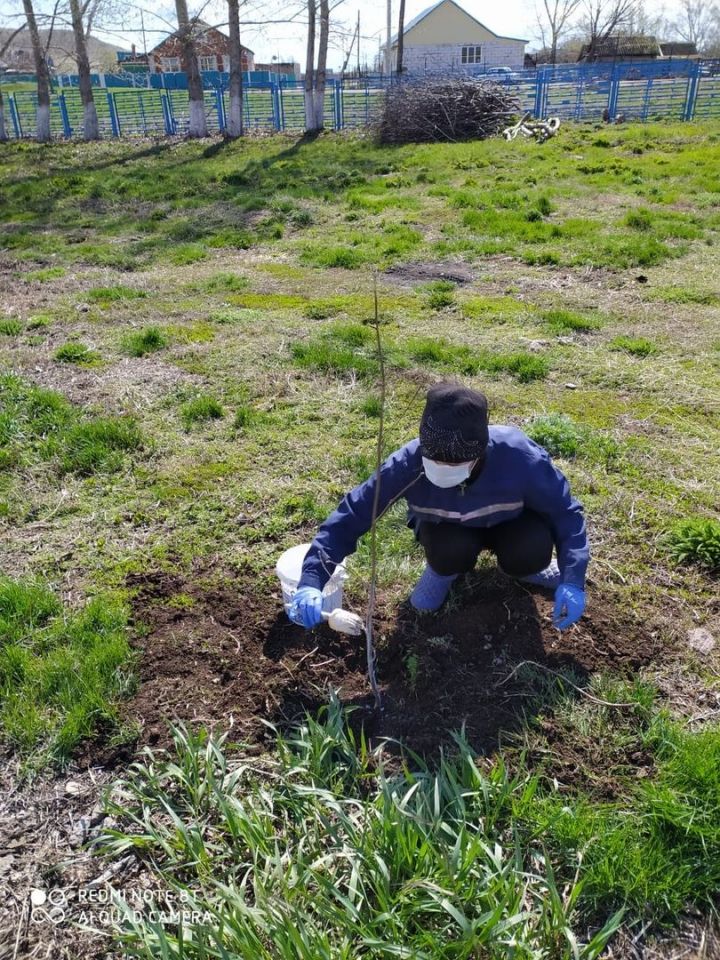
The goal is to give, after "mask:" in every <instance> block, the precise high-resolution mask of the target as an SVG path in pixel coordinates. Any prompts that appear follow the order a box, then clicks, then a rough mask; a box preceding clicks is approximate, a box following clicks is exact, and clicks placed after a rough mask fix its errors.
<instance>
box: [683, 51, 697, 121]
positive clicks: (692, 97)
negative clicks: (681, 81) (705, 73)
mask: <svg viewBox="0 0 720 960" xmlns="http://www.w3.org/2000/svg"><path fill="white" fill-rule="evenodd" d="M699 86H700V64H699V63H693V65H692V67H691V73H690V75H689V77H688V88H687V97H686V98H685V110H684V111H683V120H692V118H693V117H694V116H695V105H696V103H697V95H698V87H699Z"/></svg>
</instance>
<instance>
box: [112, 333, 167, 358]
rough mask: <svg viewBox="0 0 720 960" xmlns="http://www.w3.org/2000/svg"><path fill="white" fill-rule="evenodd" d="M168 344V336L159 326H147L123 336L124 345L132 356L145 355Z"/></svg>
mask: <svg viewBox="0 0 720 960" xmlns="http://www.w3.org/2000/svg"><path fill="white" fill-rule="evenodd" d="M167 344H168V340H167V337H166V336H165V335H164V333H163V332H162V330H160V328H159V327H145V328H144V329H143V330H137V331H134V332H133V333H129V334H127V336H125V337H123V341H122V345H123V349H124V350H125V352H126V353H129V354H130V356H131V357H144V356H145V354H147V353H154V352H155V351H156V350H162V348H163V347H166V346H167Z"/></svg>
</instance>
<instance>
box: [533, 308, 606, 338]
mask: <svg viewBox="0 0 720 960" xmlns="http://www.w3.org/2000/svg"><path fill="white" fill-rule="evenodd" d="M541 319H542V320H543V322H544V323H545V324H546V325H547V327H548V329H549V330H551V331H552V332H553V333H589V332H590V331H591V330H597V329H598V327H599V326H600V323H599V321H598V320H597V319H596V318H595V317H588V316H586V315H585V314H582V313H577V312H576V311H575V310H546V311H545V312H544V313H543V314H542V315H541Z"/></svg>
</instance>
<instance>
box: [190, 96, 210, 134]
mask: <svg viewBox="0 0 720 960" xmlns="http://www.w3.org/2000/svg"><path fill="white" fill-rule="evenodd" d="M188 135H189V136H191V137H206V136H207V135H208V129H207V119H206V118H205V104H204V103H203V101H202V100H191V101H190V126H189V128H188Z"/></svg>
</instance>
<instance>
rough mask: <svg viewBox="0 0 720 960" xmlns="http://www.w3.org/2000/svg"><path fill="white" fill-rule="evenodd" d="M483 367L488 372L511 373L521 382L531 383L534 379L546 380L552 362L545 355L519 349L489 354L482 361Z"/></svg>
mask: <svg viewBox="0 0 720 960" xmlns="http://www.w3.org/2000/svg"><path fill="white" fill-rule="evenodd" d="M482 369H484V370H487V371H488V373H510V374H512V375H513V376H514V377H515V378H516V379H517V380H519V382H520V383H531V382H532V381H533V380H544V379H545V377H546V376H547V375H548V373H549V372H550V364H549V362H548V361H547V360H546V359H545V357H538V356H537V355H536V354H534V353H525V352H524V351H521V350H519V351H517V352H516V353H497V354H491V355H489V356H487V357H486V358H485V359H484V360H483V362H482Z"/></svg>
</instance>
